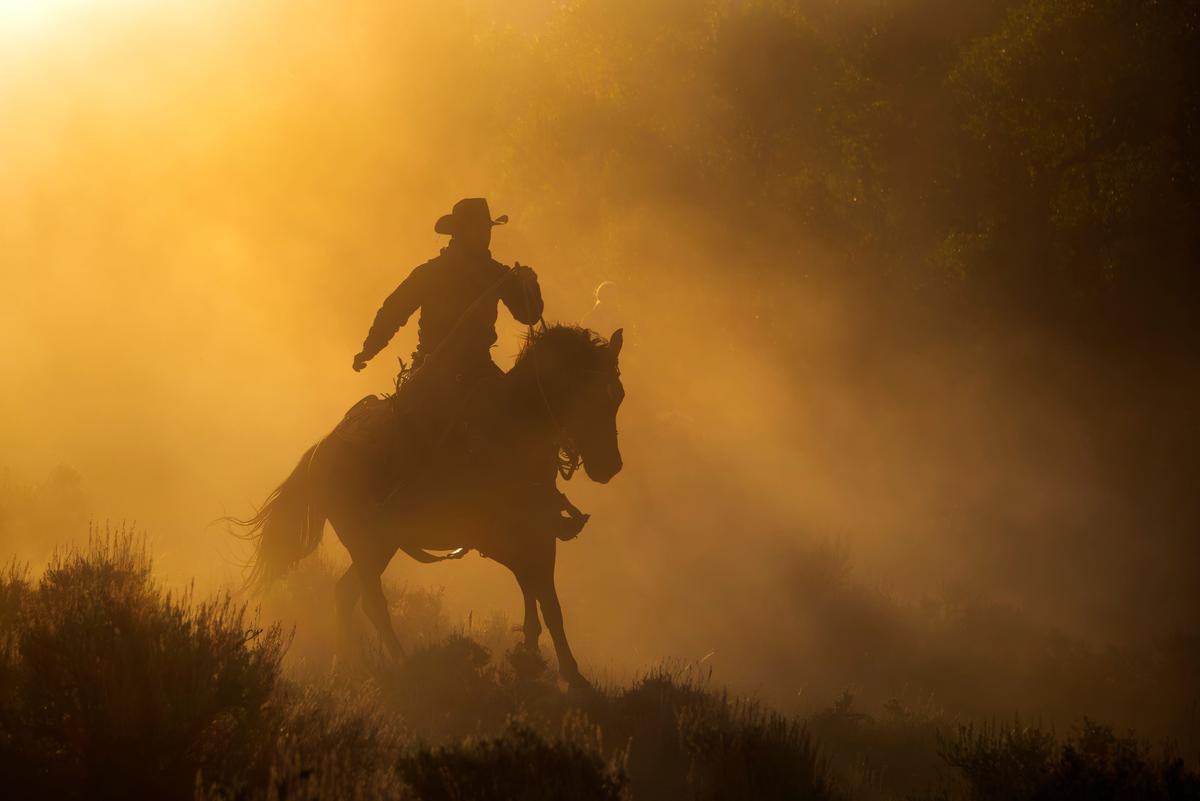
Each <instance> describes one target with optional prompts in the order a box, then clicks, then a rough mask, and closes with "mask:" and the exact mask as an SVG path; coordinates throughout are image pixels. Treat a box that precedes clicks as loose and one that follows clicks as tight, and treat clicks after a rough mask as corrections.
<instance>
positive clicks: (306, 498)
mask: <svg viewBox="0 0 1200 801" xmlns="http://www.w3.org/2000/svg"><path fill="white" fill-rule="evenodd" d="M320 446H321V443H320V442H318V443H317V444H316V445H313V446H312V447H311V448H309V449H308V450H307V451H305V453H304V456H303V457H301V459H300V463H299V464H297V465H296V467H295V469H294V470H292V474H291V475H289V476H288V477H287V479H286V480H284V482H283V483H282V484H280V485H279V486H278V487H276V488H275V491H274V492H272V493H271V494H270V496H268V497H267V500H266V503H264V504H263V505H262V508H260V509H259V510H258V512H257V514H255V515H254V516H253V517H250V518H247V519H246V520H238V519H237V518H231V517H230V518H225V520H226V521H227V522H230V523H233V524H235V525H238V526H241V527H243V528H244V529H246V531H245V532H244V533H243V534H240V535H238V536H241V537H242V538H243V539H247V540H253V541H254V543H255V548H254V559H253V560H252V561H251V563H250V573H249V575H248V576H247V578H246V586H247V588H254V589H258V590H262V589H266V588H267V587H268V586H270V585H271V584H272V583H273V582H275V581H277V580H278V579H280V578H283V577H284V576H285V575H287V573H288V571H290V570H291V569H292V568H293V567H294V566H295V565H296V563H297V562H299V561H300V560H301V559H303V558H304V557H306V556H308V555H309V554H311V553H312V552H313V551H315V550H316V549H317V546H318V545H320V544H321V535H322V534H324V532H325V513H324V512H323V511H318V510H317V509H316V508H315V507H314V504H313V498H312V495H313V489H314V487H313V480H314V478H315V476H314V475H313V470H312V467H313V460H314V459H315V458H316V455H317V449H318V448H320Z"/></svg>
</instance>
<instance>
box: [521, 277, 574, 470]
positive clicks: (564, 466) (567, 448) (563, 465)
mask: <svg viewBox="0 0 1200 801" xmlns="http://www.w3.org/2000/svg"><path fill="white" fill-rule="evenodd" d="M521 289H522V290H523V291H524V292H525V303H526V306H527V307H528V305H529V303H530V301H532V300H533V298H531V297H530V295H529V287H528V286H526V285H525V284H521ZM538 323H540V324H541V326H542V332H543V333H544V332H545V331H546V328H547V326H546V318H545V317H539V318H538ZM533 335H534V334H533V326H532V325H530V326H529V338H530V339H532V338H533ZM533 376H534V379H535V380H536V381H537V388H538V394H539V395H541V396H542V405H543V406H545V407H546V416H548V417H549V418H550V424H551V425H553V426H554V429H555V431H557V432H558V443H557V444H558V452H557V453H556V454H555V458H556V459H557V460H558V465H557V466H558V474H559V475H560V476H562V480H563V481H570V480H571V477H572V476H574V475H575V472H576V471H577V470H579V467H580V465H582V464H583V456H581V455H580V453H579V448H578V447H576V445H575V441H574V440H573V439H572V438H571V436H570V435H569V434H568V433H567V429H566V428H564V427H563V425H562V424H561V423H559V422H558V417H556V416H555V414H554V409H553V408H551V406H550V398H549V397H547V396H546V388H545V387H543V386H542V370H541V366H540V365H539V364H538V359H537V349H536V348H534V351H533Z"/></svg>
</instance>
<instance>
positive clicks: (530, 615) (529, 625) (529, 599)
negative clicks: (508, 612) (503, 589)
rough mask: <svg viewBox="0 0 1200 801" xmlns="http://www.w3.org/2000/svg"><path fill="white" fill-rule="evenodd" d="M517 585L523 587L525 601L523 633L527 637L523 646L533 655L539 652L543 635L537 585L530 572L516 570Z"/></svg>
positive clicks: (522, 592)
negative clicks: (539, 639) (539, 615)
mask: <svg viewBox="0 0 1200 801" xmlns="http://www.w3.org/2000/svg"><path fill="white" fill-rule="evenodd" d="M513 573H514V574H515V575H516V577H517V583H518V584H520V585H521V595H522V596H523V597H524V599H525V622H524V624H523V625H522V626H521V631H522V632H523V633H524V635H525V641H524V642H523V643H522V646H523V647H524V648H525V649H526V650H528V651H531V652H533V653H537V651H538V638H539V637H541V635H542V624H541V621H539V620H538V608H537V598H538V597H537V585H536V584H535V582H534V578H533V576H532V575H530V572H529V571H528V570H514V571H513Z"/></svg>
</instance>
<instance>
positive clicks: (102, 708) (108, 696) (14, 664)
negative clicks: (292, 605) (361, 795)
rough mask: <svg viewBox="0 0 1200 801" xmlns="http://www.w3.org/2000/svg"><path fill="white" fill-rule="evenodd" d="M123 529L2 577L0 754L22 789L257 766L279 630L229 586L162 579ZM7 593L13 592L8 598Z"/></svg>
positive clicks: (98, 789) (106, 791)
mask: <svg viewBox="0 0 1200 801" xmlns="http://www.w3.org/2000/svg"><path fill="white" fill-rule="evenodd" d="M150 571H151V565H150V561H149V558H148V557H147V556H146V553H145V551H144V549H143V548H142V547H141V546H139V545H138V543H137V541H136V540H135V538H134V537H133V536H132V535H130V534H128V533H123V532H122V533H104V534H95V535H94V536H93V538H92V540H91V542H90V543H89V545H88V546H87V548H86V549H85V550H82V551H68V552H66V553H62V554H60V555H58V556H57V557H56V558H55V559H54V560H53V561H52V562H51V564H50V567H49V568H48V569H47V571H46V573H45V574H44V575H43V576H42V577H41V579H40V580H39V581H38V583H37V584H36V586H30V585H28V584H27V583H26V582H25V579H24V578H23V577H22V576H21V575H20V574H17V573H10V574H9V575H8V576H7V577H6V578H5V579H4V583H3V584H4V586H3V589H2V590H0V597H3V598H4V599H5V607H6V609H5V613H4V618H5V619H4V621H3V622H4V623H5V631H4V634H3V642H4V651H3V657H4V666H3V674H4V677H5V678H6V679H7V681H6V682H5V685H6V690H5V694H4V698H3V700H4V706H3V708H0V744H2V748H0V762H3V766H4V771H3V772H4V774H5V776H6V778H7V781H8V782H9V783H10V785H11V786H12V787H13V788H15V789H17V790H18V792H17V795H18V796H22V797H24V796H32V795H35V794H42V793H50V794H53V795H55V796H56V797H61V798H70V797H92V798H109V797H131V796H147V797H150V796H156V797H184V796H186V795H188V794H189V793H190V792H191V790H192V786H193V784H194V782H195V776H196V773H197V771H204V772H206V773H209V774H212V775H218V776H221V775H230V774H238V773H243V772H247V771H253V770H254V769H256V767H258V766H257V764H256V759H257V754H256V749H255V747H254V743H255V741H256V740H257V739H258V738H259V737H261V736H263V734H264V732H265V731H267V730H268V728H269V727H271V726H272V725H274V723H273V714H274V712H273V710H272V708H271V705H270V699H271V697H272V693H273V690H274V688H275V684H276V682H277V680H278V675H279V664H280V659H281V657H282V653H283V640H282V637H281V636H280V633H279V630H278V629H277V628H271V629H267V630H263V629H260V628H256V627H254V626H253V625H251V624H249V623H247V620H246V614H245V609H244V607H240V606H237V605H236V604H234V602H233V601H232V599H231V598H230V597H229V596H224V597H220V598H217V599H214V600H209V601H204V602H200V603H195V602H193V601H192V599H191V597H190V594H186V593H185V594H183V595H175V594H172V593H169V592H168V593H164V592H163V591H162V590H161V589H160V588H159V587H158V586H157V585H156V584H155V582H154V581H153V580H152V578H151V573H150ZM14 601H15V603H14Z"/></svg>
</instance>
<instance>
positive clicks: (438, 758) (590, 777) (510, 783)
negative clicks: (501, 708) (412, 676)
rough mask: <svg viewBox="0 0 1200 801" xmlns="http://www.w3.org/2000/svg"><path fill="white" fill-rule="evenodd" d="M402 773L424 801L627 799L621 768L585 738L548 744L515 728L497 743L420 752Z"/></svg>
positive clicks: (470, 742) (525, 729) (533, 733)
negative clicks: (604, 756)
mask: <svg viewBox="0 0 1200 801" xmlns="http://www.w3.org/2000/svg"><path fill="white" fill-rule="evenodd" d="M400 772H401V774H402V775H403V776H404V778H405V780H406V781H407V782H408V783H409V784H410V785H411V786H412V788H413V789H414V790H415V791H416V793H417V795H418V796H419V797H420V798H422V799H424V801H493V799H494V800H495V801H507V799H513V798H519V799H522V801H542V800H543V799H544V800H545V801H557V799H564V798H570V799H573V800H578V801H592V800H593V799H594V801H618V799H624V798H627V797H628V789H627V781H626V778H625V774H624V772H623V771H622V769H621V768H620V766H619V765H618V764H617V763H615V762H606V761H605V760H604V759H603V758H602V757H601V756H600V754H599V746H598V743H597V742H589V741H588V740H587V738H586V737H580V736H578V735H576V736H566V735H564V736H562V737H559V738H555V739H547V738H544V737H542V736H541V735H539V734H538V733H537V732H536V731H534V730H533V729H532V728H530V727H529V726H528V725H525V724H522V723H511V724H510V725H509V726H508V727H507V728H506V729H505V730H504V732H503V733H501V734H500V735H499V736H497V737H492V738H485V739H478V740H468V741H466V742H464V743H461V744H457V745H452V746H443V747H438V748H432V749H431V748H421V749H418V750H417V751H416V752H415V753H414V754H412V755H409V756H405V757H403V758H402V759H401V761H400Z"/></svg>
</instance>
